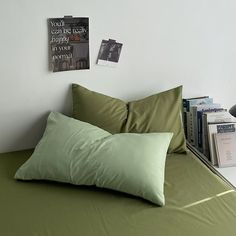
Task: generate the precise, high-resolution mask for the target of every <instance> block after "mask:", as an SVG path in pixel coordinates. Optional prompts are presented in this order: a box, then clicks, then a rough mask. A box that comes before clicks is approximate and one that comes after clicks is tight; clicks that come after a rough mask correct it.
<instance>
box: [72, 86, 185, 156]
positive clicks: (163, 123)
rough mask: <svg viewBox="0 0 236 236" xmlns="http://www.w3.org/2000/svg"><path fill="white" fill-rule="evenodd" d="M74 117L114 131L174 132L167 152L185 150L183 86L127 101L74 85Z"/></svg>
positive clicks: (113, 132) (111, 131) (181, 151)
mask: <svg viewBox="0 0 236 236" xmlns="http://www.w3.org/2000/svg"><path fill="white" fill-rule="evenodd" d="M72 94H73V117H74V118H76V119H79V120H82V121H85V122H89V123H91V124H93V125H96V126H98V127H100V128H102V129H104V130H106V131H108V132H110V133H112V134H115V133H121V132H129V133H130V132H131V133H150V132H172V133H174V136H173V138H172V141H171V143H170V146H169V149H168V153H173V152H176V153H183V152H186V141H185V136H184V130H183V124H182V120H181V109H182V86H179V87H176V88H173V89H170V90H168V91H164V92H161V93H158V94H155V95H152V96H149V97H146V98H143V99H140V100H137V101H132V102H128V103H126V102H124V101H122V100H120V99H117V98H112V97H109V96H106V95H103V94H100V93H97V92H94V91H90V90H88V89H86V88H84V87H82V86H80V85H77V84H73V85H72Z"/></svg>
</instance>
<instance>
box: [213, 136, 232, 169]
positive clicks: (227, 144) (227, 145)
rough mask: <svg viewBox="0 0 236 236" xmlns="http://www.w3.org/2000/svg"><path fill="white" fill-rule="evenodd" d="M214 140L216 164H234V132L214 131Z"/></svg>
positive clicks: (221, 165)
mask: <svg viewBox="0 0 236 236" xmlns="http://www.w3.org/2000/svg"><path fill="white" fill-rule="evenodd" d="M214 141H215V147H216V156H217V160H218V166H219V167H229V166H236V133H235V132H227V133H216V134H214Z"/></svg>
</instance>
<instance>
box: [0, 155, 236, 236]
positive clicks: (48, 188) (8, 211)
mask: <svg viewBox="0 0 236 236" xmlns="http://www.w3.org/2000/svg"><path fill="white" fill-rule="evenodd" d="M31 153H32V150H28V151H21V152H12V153H7V154H0V235H2V236H77V235H78V236H126V235H127V236H169V235H170V236H172V235H173V236H185V235H186V236H187V235H191V236H195V235H196V236H204V235H206V236H211V235H212V236H221V235H222V236H223V235H227V236H231V235H232V236H233V235H234V236H235V235H236V193H235V191H234V190H233V189H232V188H231V187H230V186H228V185H227V184H226V183H225V182H223V181H222V180H221V179H220V178H219V177H218V176H216V175H215V174H214V173H212V172H211V171H210V170H209V169H207V167H205V166H204V164H202V163H201V162H200V161H199V160H198V159H197V158H196V157H195V156H194V155H193V154H191V153H190V152H188V154H182V155H181V154H171V155H169V156H168V157H167V161H166V172H165V175H166V177H165V197H166V206H164V207H158V206H156V205H153V204H151V203H149V202H147V201H145V200H142V199H140V198H137V197H133V196H130V195H127V194H123V193H118V192H115V191H109V190H105V189H98V188H95V187H78V186H73V185H69V184H60V183H55V182H48V181H28V182H23V181H17V180H15V179H14V178H13V176H14V174H15V172H16V170H17V169H18V167H19V166H20V165H21V164H23V162H24V161H26V160H27V159H28V158H29V156H30V154H31ZM144 158H145V157H144Z"/></svg>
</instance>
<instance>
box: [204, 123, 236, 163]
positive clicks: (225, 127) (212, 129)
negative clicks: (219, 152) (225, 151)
mask: <svg viewBox="0 0 236 236" xmlns="http://www.w3.org/2000/svg"><path fill="white" fill-rule="evenodd" d="M235 127H236V123H220V124H208V141H209V150H210V160H211V163H212V165H217V157H216V148H215V142H214V134H216V133H228V132H235V130H236V129H235Z"/></svg>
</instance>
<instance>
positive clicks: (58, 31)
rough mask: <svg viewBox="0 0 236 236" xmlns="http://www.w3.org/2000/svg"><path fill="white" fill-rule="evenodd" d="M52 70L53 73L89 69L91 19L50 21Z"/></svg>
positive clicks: (65, 18)
mask: <svg viewBox="0 0 236 236" xmlns="http://www.w3.org/2000/svg"><path fill="white" fill-rule="evenodd" d="M48 29H49V58H50V69H51V70H52V71H53V72H58V71H68V70H84V69H89V67H90V63H89V18H88V17H72V16H69V17H64V18H50V19H48Z"/></svg>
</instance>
